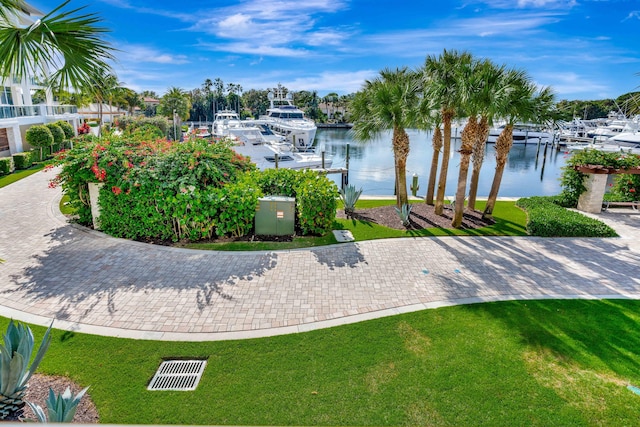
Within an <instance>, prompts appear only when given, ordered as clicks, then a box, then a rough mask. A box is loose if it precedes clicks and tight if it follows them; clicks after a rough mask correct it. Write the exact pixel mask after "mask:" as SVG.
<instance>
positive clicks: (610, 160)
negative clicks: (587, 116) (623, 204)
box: [558, 149, 640, 207]
mask: <svg viewBox="0 0 640 427" xmlns="http://www.w3.org/2000/svg"><path fill="white" fill-rule="evenodd" d="M583 165H596V166H602V167H603V168H607V169H629V168H637V167H640V156H638V155H636V154H622V153H617V152H604V151H600V150H588V149H587V150H584V151H577V152H575V153H574V154H573V155H572V156H571V157H570V158H569V159H568V160H567V164H566V166H565V167H564V168H563V172H562V176H561V178H560V181H561V185H562V192H561V193H560V196H559V197H558V199H559V203H560V205H562V206H565V207H575V206H577V204H578V198H579V197H580V195H581V194H582V193H583V192H584V191H586V187H585V186H584V183H583V182H584V177H585V176H586V175H585V174H584V173H582V172H579V171H577V170H576V169H575V167H576V166H583ZM635 176H637V175H635ZM632 181H633V180H632ZM617 182H618V183H620V182H621V179H618V181H617ZM630 188H631V187H630ZM632 188H633V189H634V190H633V191H631V192H629V191H627V190H624V188H623V185H616V186H614V187H612V188H611V192H612V193H614V194H613V196H614V198H618V197H617V196H621V197H627V196H625V194H628V193H631V194H632V193H634V192H635V190H637V189H638V187H632ZM635 200H637V199H635Z"/></svg>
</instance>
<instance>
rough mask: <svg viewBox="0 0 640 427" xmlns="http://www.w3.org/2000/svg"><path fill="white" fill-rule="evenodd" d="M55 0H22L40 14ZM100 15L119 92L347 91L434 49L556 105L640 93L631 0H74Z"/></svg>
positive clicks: (639, 11)
mask: <svg viewBox="0 0 640 427" xmlns="http://www.w3.org/2000/svg"><path fill="white" fill-rule="evenodd" d="M60 2H61V0H31V1H30V3H31V4H33V5H34V6H35V7H37V8H39V9H40V10H41V11H43V12H48V11H50V10H52V9H53V8H54V7H56V6H57V5H59V4H60ZM85 5H86V6H87V7H86V9H85V11H87V12H95V13H97V14H99V15H100V16H101V17H102V18H103V20H104V22H103V24H102V25H103V26H105V27H107V28H109V29H110V30H111V32H110V33H109V34H108V35H107V39H108V41H109V42H110V43H111V44H112V45H113V47H115V48H117V49H119V50H120V51H119V52H116V57H117V59H118V62H117V63H116V64H115V67H114V69H115V71H116V73H117V75H118V78H119V80H120V81H121V82H122V83H124V86H126V87H129V88H131V89H134V90H136V91H142V90H153V91H156V92H157V93H158V94H159V95H162V94H164V93H165V92H166V91H167V89H168V88H170V87H179V88H182V89H184V90H192V89H195V88H198V87H201V86H202V84H203V82H204V81H205V79H207V78H209V79H211V80H214V79H215V78H221V79H222V80H223V81H224V82H225V84H226V83H235V84H240V85H241V86H242V88H243V89H244V90H247V89H252V88H253V89H267V88H271V87H274V86H276V85H277V84H278V83H281V84H283V85H284V86H286V87H287V88H289V89H291V90H317V91H318V94H319V95H321V96H324V95H326V94H327V93H329V92H337V93H339V94H347V93H352V92H356V91H358V90H359V88H360V87H361V85H362V83H363V82H364V80H365V79H370V78H373V77H375V76H376V75H377V73H378V71H379V70H381V69H383V68H396V67H402V66H408V67H419V66H421V65H422V64H423V63H424V59H425V57H426V56H427V55H438V54H440V53H441V52H442V51H443V49H457V50H467V51H469V52H471V53H473V54H474V55H475V56H476V57H479V58H489V59H491V60H492V61H494V62H496V63H498V64H506V65H508V66H509V67H516V68H520V69H524V70H526V71H527V72H528V73H529V74H530V75H531V77H532V78H533V80H534V81H535V82H536V83H537V84H539V85H542V86H551V87H552V88H553V89H554V91H555V93H556V95H557V98H558V100H560V99H569V100H573V99H585V100H590V99H602V98H615V97H617V96H619V95H622V94H624V93H626V92H630V91H634V90H639V89H638V87H639V86H640V75H638V74H637V73H639V72H640V49H639V47H640V38H639V35H640V1H638V0H610V1H604V0H518V1H507V0H485V1H475V0H471V1H464V0H460V1H456V0H454V1H447V0H395V1H394V0H391V1H389V0H386V1H379V0H368V1H365V0H236V1H226V0H217V1H204V0H188V1H175V0H172V1H167V0H155V1H151V0H91V1H89V0H72V1H71V3H70V5H69V6H68V7H67V9H68V8H75V7H80V6H85Z"/></svg>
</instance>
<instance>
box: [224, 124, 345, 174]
mask: <svg viewBox="0 0 640 427" xmlns="http://www.w3.org/2000/svg"><path fill="white" fill-rule="evenodd" d="M247 129H249V128H247ZM254 129H256V128H254ZM232 148H233V149H234V150H235V151H236V153H238V154H241V155H243V156H245V157H249V158H250V159H251V161H252V162H253V163H255V165H256V166H257V167H258V169H260V170H264V169H270V168H275V167H278V168H287V169H328V168H330V167H331V164H332V158H331V157H329V156H324V158H323V155H322V154H317V153H314V152H299V151H298V150H297V149H296V148H295V147H293V146H291V144H290V143H287V142H282V143H272V142H268V141H267V142H265V141H264V140H263V137H262V134H261V132H260V131H259V130H257V129H256V130H248V131H245V132H242V133H239V134H238V137H237V138H236V144H235V145H234V146H233V147H232Z"/></svg>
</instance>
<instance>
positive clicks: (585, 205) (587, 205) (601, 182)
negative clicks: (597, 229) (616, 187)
mask: <svg viewBox="0 0 640 427" xmlns="http://www.w3.org/2000/svg"><path fill="white" fill-rule="evenodd" d="M584 186H585V187H586V188H587V191H585V192H584V193H582V194H581V195H580V198H579V199H578V210H579V211H582V212H590V213H600V211H601V210H602V200H604V193H605V191H606V189H607V174H606V173H590V174H588V175H587V176H585V177H584Z"/></svg>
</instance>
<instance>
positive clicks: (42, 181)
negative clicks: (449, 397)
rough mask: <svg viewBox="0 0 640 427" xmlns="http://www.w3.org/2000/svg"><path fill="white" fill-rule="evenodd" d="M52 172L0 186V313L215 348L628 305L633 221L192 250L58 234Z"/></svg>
mask: <svg viewBox="0 0 640 427" xmlns="http://www.w3.org/2000/svg"><path fill="white" fill-rule="evenodd" d="M53 173H54V172H52V171H49V172H39V173H36V174H35V175H32V176H30V177H28V178H26V179H23V180H21V181H19V182H17V183H14V184H11V185H9V186H7V187H5V188H1V189H0V259H1V260H3V261H0V314H1V315H3V316H7V317H13V318H16V319H20V320H24V321H29V322H33V323H38V324H43V325H48V324H49V323H50V322H51V319H56V321H55V326H56V327H57V328H61V329H73V330H79V331H84V332H88V333H98V334H104V335H113V336H124V337H135V338H149V339H165V340H172V339H179V340H217V339H231V338H245V337H255V336H267V335H275V334H283V333H293V332H299V331H304V330H309V329H314V328H320V327H327V326H332V325H338V324H342V323H349V322H355V321H360V320H364V319H368V318H374V317H380V316H386V315H391V314H395V313H401V312H406V311H414V310H421V309H425V308H430V307H438V306H443V305H451V304H460V303H469V302H476V301H495V300H507V299H514V298H639V297H640V228H639V226H640V215H638V214H634V213H633V212H632V211H630V210H625V211H622V212H624V213H619V212H616V213H614V212H611V213H603V214H600V215H598V217H600V218H601V219H603V220H604V221H606V222H608V223H609V224H610V225H612V226H613V227H614V228H615V229H616V230H617V231H618V232H619V233H620V234H621V236H622V237H621V238H615V239H593V238H592V239H583V238H557V239H543V238H533V237H438V238H431V237H427V238H405V239H389V240H378V241H368V242H359V243H344V244H339V245H334V246H327V247H321V248H315V249H304V250H292V251H274V252H241V253H238V252H214V251H193V250H184V249H175V248H167V247H159V246H154V245H147V244H142V243H137V242H130V241H126V240H121V239H114V238H111V237H108V236H106V235H103V234H101V233H98V232H94V231H91V230H87V229H85V228H82V227H78V226H75V225H72V224H69V223H68V222H67V221H66V218H65V217H64V216H63V215H62V214H61V213H60V211H59V209H58V204H59V200H60V198H61V191H60V189H58V188H56V189H51V188H48V185H47V184H48V180H49V179H51V178H52V177H53Z"/></svg>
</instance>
